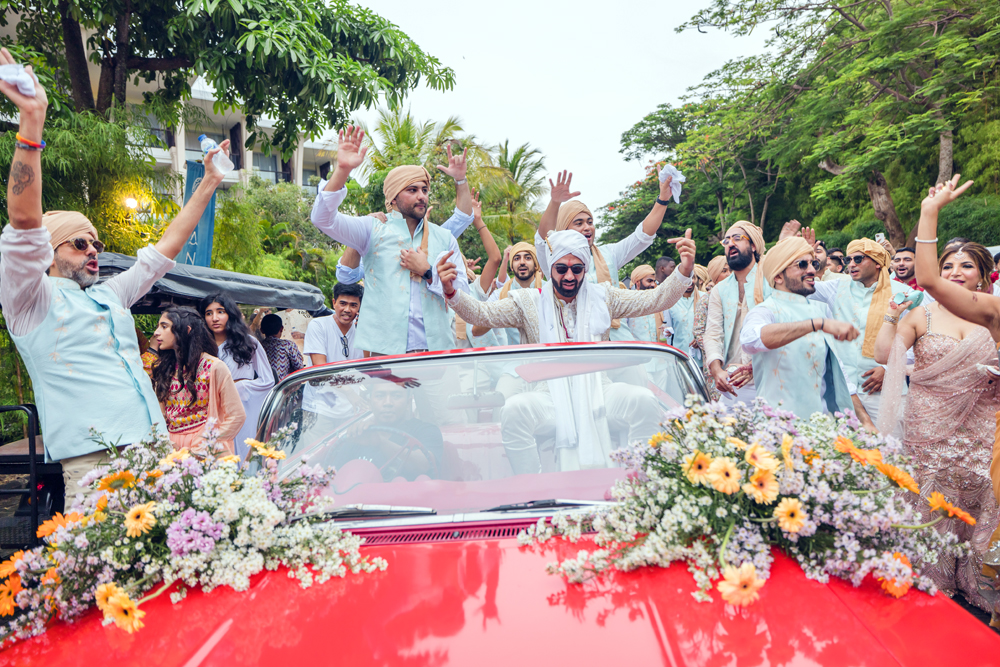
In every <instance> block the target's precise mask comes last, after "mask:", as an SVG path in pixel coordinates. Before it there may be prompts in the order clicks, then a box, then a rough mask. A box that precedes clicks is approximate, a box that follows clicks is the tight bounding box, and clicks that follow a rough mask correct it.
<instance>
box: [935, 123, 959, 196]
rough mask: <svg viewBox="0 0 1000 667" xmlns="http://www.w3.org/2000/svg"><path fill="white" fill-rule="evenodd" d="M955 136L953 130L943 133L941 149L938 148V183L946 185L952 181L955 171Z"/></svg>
mask: <svg viewBox="0 0 1000 667" xmlns="http://www.w3.org/2000/svg"><path fill="white" fill-rule="evenodd" d="M954 139H955V137H954V135H953V134H952V132H951V130H945V131H944V132H942V133H941V139H940V147H939V148H938V177H937V183H938V184H940V183H944V182H945V181H947V180H950V179H951V177H952V176H953V175H954V174H953V173H952V172H954V171H955V150H954V149H955V144H954Z"/></svg>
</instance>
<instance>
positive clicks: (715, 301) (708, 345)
mask: <svg viewBox="0 0 1000 667" xmlns="http://www.w3.org/2000/svg"><path fill="white" fill-rule="evenodd" d="M724 331H725V329H723V326H722V300H721V297H719V293H718V291H716V290H714V289H713V290H712V291H711V292H709V293H708V316H707V317H706V318H705V336H704V338H702V343H703V344H704V347H705V365H706V366H709V365H711V363H712V362H713V361H721V362H722V363H723V364H725V363H726V350H725V349H723V347H724V345H725V344H726V341H724V340H722V337H723V333H724Z"/></svg>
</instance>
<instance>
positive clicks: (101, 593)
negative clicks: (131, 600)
mask: <svg viewBox="0 0 1000 667" xmlns="http://www.w3.org/2000/svg"><path fill="white" fill-rule="evenodd" d="M119 593H121V594H122V595H125V592H124V591H123V590H122V589H120V588H118V584H116V583H114V582H111V583H107V584H101V585H100V586H98V587H97V590H96V591H94V601H95V602H96V603H97V608H98V609H100V610H101V611H103V612H105V613H107V609H108V598H110V597H111V596H112V595H118V594H119Z"/></svg>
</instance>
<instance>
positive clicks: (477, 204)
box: [472, 190, 483, 220]
mask: <svg viewBox="0 0 1000 667" xmlns="http://www.w3.org/2000/svg"><path fill="white" fill-rule="evenodd" d="M472 217H473V218H475V219H476V220H482V219H483V203H482V202H481V201H479V190H476V191H475V192H473V193H472Z"/></svg>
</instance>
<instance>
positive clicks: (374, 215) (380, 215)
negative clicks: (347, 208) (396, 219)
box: [368, 211, 389, 222]
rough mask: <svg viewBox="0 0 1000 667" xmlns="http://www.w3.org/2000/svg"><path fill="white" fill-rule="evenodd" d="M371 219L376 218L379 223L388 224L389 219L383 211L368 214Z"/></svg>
mask: <svg viewBox="0 0 1000 667" xmlns="http://www.w3.org/2000/svg"><path fill="white" fill-rule="evenodd" d="M368 217H369V218H375V219H376V220H378V221H379V222H388V220H389V218H388V216H386V214H385V213H383V212H382V211H372V212H371V213H369V214H368Z"/></svg>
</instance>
